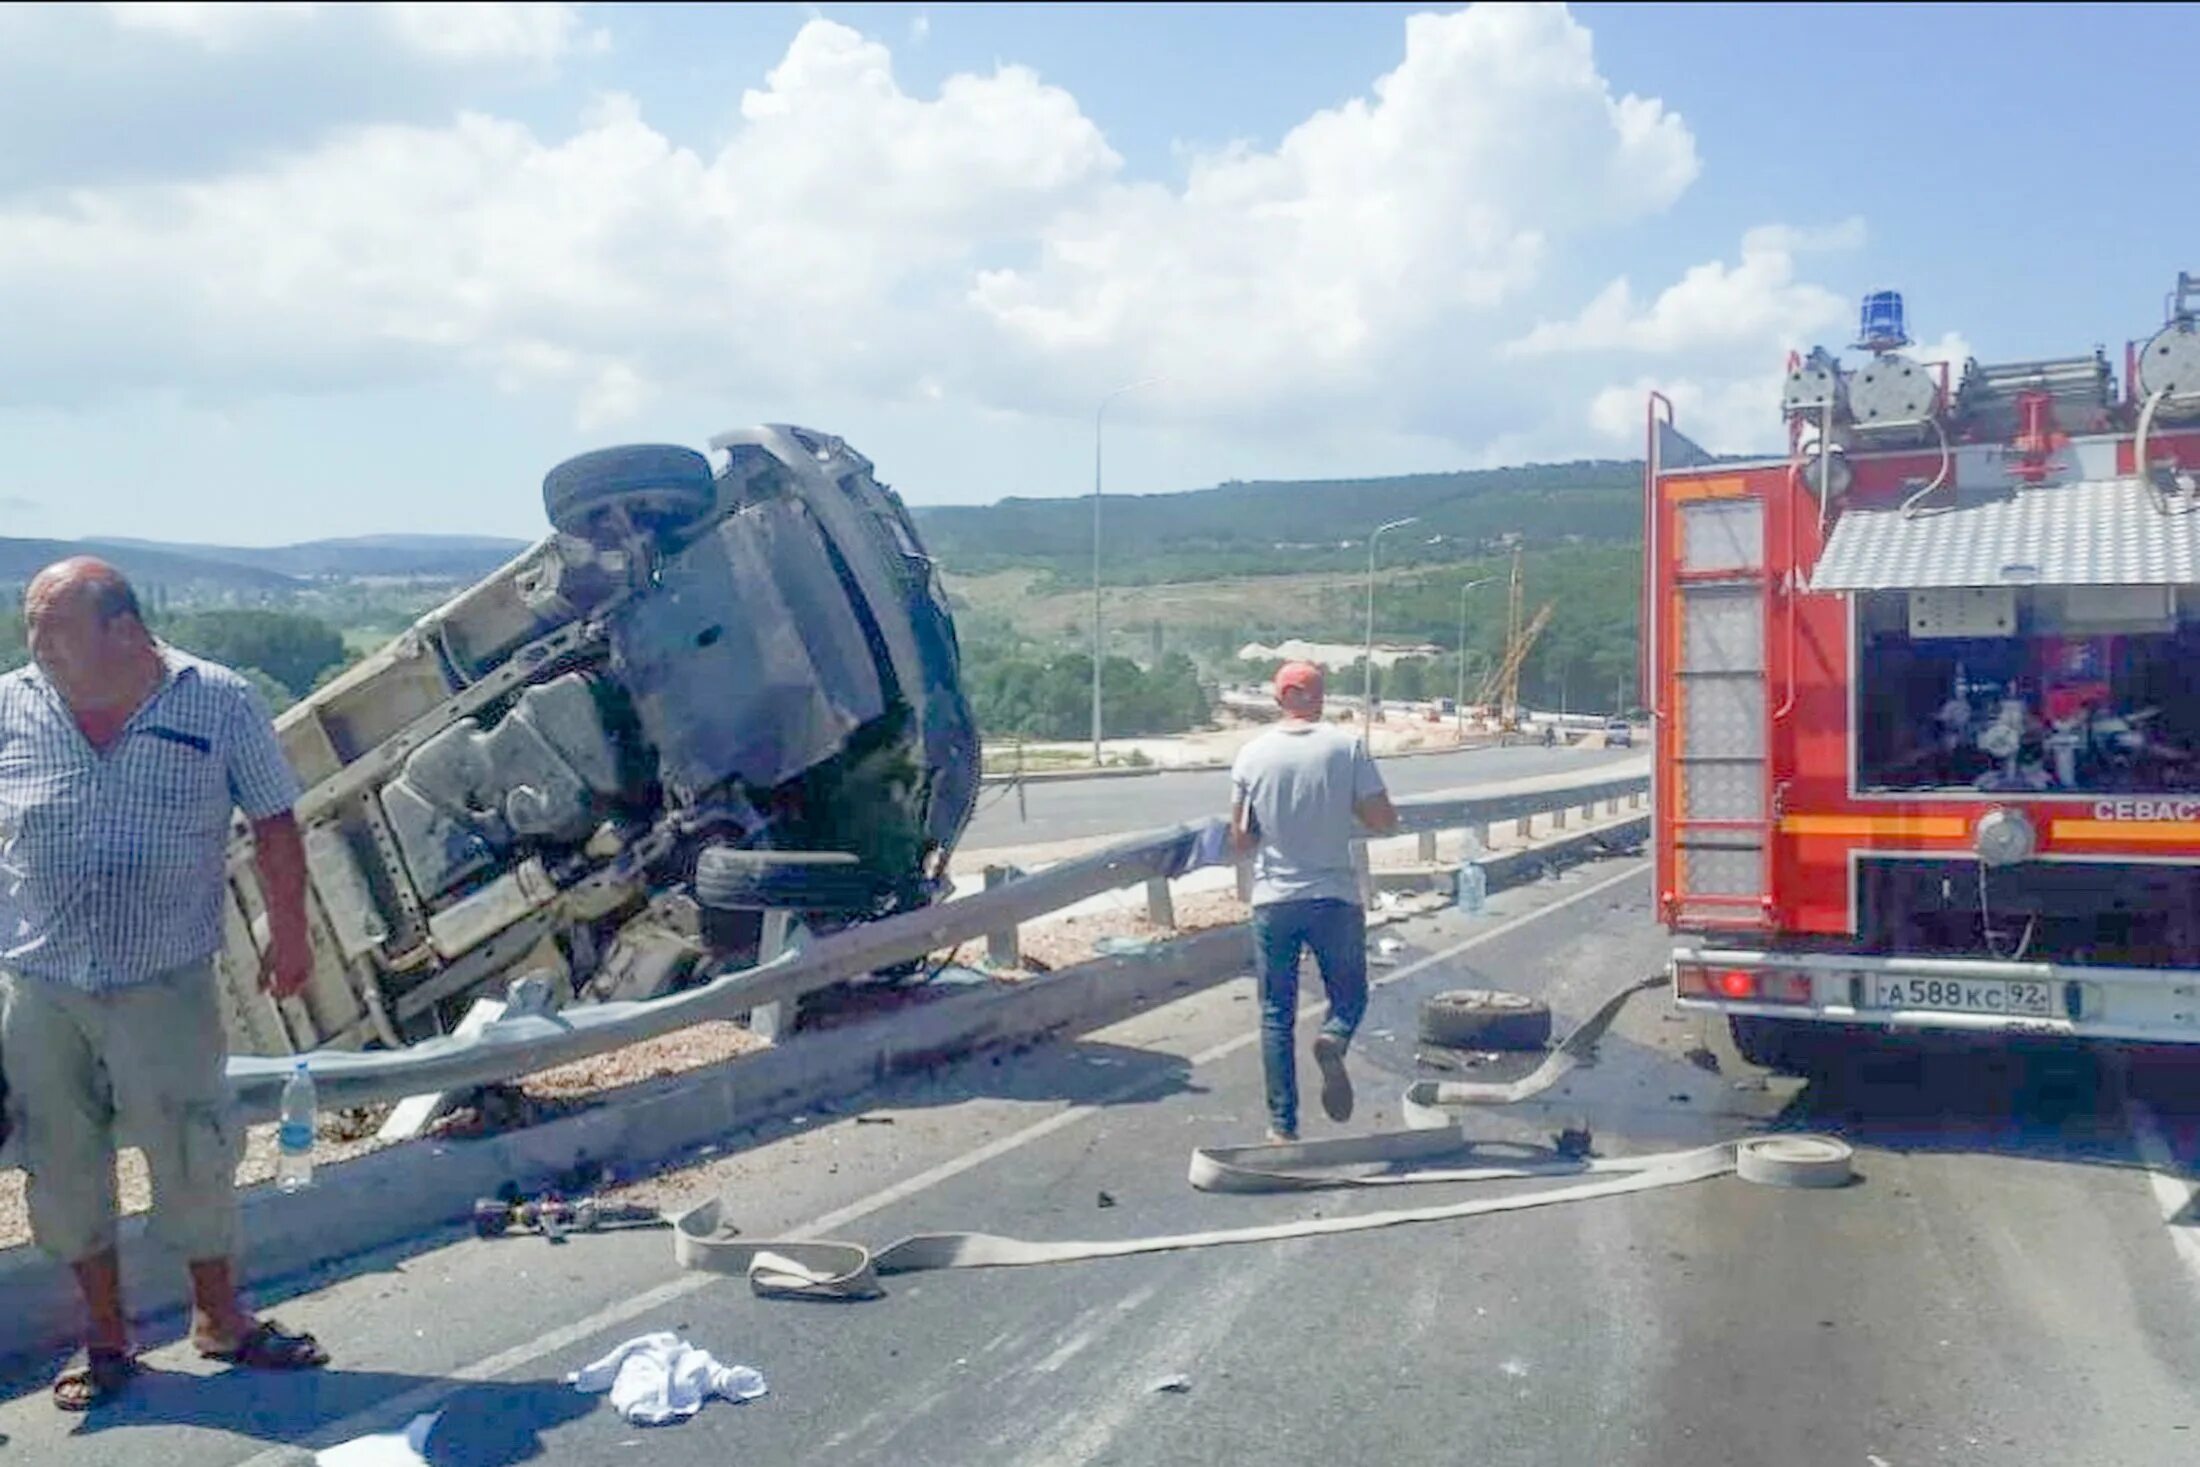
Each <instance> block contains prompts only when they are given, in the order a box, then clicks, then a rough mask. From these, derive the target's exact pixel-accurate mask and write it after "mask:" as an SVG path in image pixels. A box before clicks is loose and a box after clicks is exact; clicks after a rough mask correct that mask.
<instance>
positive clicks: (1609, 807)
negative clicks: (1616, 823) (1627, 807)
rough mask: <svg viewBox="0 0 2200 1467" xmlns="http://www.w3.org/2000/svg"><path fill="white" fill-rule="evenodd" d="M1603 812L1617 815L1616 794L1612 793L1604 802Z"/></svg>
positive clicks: (1617, 803) (1617, 800) (1617, 799)
mask: <svg viewBox="0 0 2200 1467" xmlns="http://www.w3.org/2000/svg"><path fill="white" fill-rule="evenodd" d="M1604 813H1605V814H1607V815H1617V814H1618V813H1619V796H1618V795H1614V796H1612V797H1611V798H1610V799H1608V800H1606V801H1605V802H1604Z"/></svg>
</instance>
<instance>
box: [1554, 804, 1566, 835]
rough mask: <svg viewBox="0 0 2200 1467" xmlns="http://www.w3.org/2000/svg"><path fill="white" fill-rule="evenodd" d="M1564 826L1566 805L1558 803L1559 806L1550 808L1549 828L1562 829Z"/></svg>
mask: <svg viewBox="0 0 2200 1467" xmlns="http://www.w3.org/2000/svg"><path fill="white" fill-rule="evenodd" d="M1565 828H1566V807H1565V806H1564V805H1559V806H1556V807H1555V808H1553V809H1552V811H1551V829H1553V830H1564V829H1565Z"/></svg>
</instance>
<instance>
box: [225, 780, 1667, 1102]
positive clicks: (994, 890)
mask: <svg viewBox="0 0 2200 1467" xmlns="http://www.w3.org/2000/svg"><path fill="white" fill-rule="evenodd" d="M1649 787H1650V781H1649V779H1648V777H1647V776H1637V777H1635V778H1633V779H1616V780H1601V781H1596V782H1593V783H1586V784H1576V785H1568V786H1562V787H1557V788H1552V789H1545V790H1532V791H1524V792H1519V793H1513V794H1500V795H1492V796H1486V797H1476V798H1468V799H1423V800H1401V801H1399V802H1398V813H1399V817H1400V829H1401V832H1403V833H1409V834H1419V835H1420V836H1421V838H1422V842H1423V845H1422V849H1423V853H1424V856H1426V857H1427V858H1430V859H1433V857H1434V854H1435V852H1434V841H1435V836H1436V833H1437V832H1439V831H1443V830H1456V829H1462V828H1464V829H1478V828H1486V827H1487V826H1489V825H1491V824H1494V823H1497V822H1500V821H1505V820H1523V821H1524V820H1527V819H1528V818H1530V817H1533V816H1539V815H1549V816H1553V817H1554V823H1556V824H1558V825H1561V826H1563V824H1564V817H1565V812H1567V811H1571V810H1575V809H1586V808H1589V807H1591V806H1593V805H1594V804H1596V803H1598V802H1603V803H1605V804H1606V805H1607V806H1608V807H1609V808H1611V809H1615V810H1616V808H1617V803H1618V802H1619V801H1620V800H1623V799H1625V800H1628V801H1630V802H1631V803H1634V802H1639V800H1640V799H1641V797H1642V796H1644V795H1645V794H1647V793H1648V790H1649ZM1221 834H1222V822H1220V821H1202V822H1198V823H1194V824H1186V825H1177V826H1172V827H1169V828H1167V829H1165V830H1158V831H1153V832H1149V833H1147V834H1143V835H1135V836H1130V837H1127V838H1125V839H1124V840H1122V841H1119V842H1117V843H1116V844H1114V845H1112V846H1109V847H1107V848H1106V849H1104V850H1101V851H1098V852H1095V853H1093V854H1092V855H1089V856H1083V857H1079V858H1077V859H1075V860H1069V861H1063V862H1061V863H1059V864H1057V865H1054V866H1051V867H1048V868H1047V869H1045V870H1043V871H1039V872H1037V873H1034V874H1032V875H1028V876H1020V877H1018V878H1017V879H1014V880H1008V881H1003V882H1001V883H1000V884H998V885H993V886H990V887H989V888H988V889H987V890H984V891H981V892H978V893H975V894H973V895H971V896H967V897H961V898H958V899H956V900H954V901H949V902H943V903H941V904H940V905H938V906H934V907H927V908H925V909H923V910H922V911H916V912H905V913H902V914H900V915H899V916H894V917H888V918H884V919H882V920H880V921H877V922H872V923H867V924H865V925H863V926H860V927H853V928H849V929H847V930H846V931H842V932H836V933H833V934H831V935H829V936H826V937H823V938H818V939H816V940H814V941H811V942H808V943H806V944H805V945H803V946H801V947H799V948H797V949H796V950H794V951H792V952H789V953H786V954H784V955H782V956H781V957H779V958H776V959H774V960H773V961H771V962H769V963H765V964H763V965H760V966H758V967H753V968H746V969H743V970H741V971H739V972H734V973H728V974H726V975H724V976H722V977H720V978H717V979H715V980H713V981H711V982H709V983H707V984H704V985H702V986H701V987H697V988H692V989H689V990H687V991H685V992H681V993H675V994H671V995H668V996H666V997H664V998H657V999H650V1000H647V1001H642V1002H625V1003H603V1004H577V1005H575V1006H573V1007H571V1008H567V1009H563V1010H560V1011H558V1012H556V1013H522V1014H514V1013H511V1012H509V1011H508V1012H507V1013H506V1015H505V1017H503V1018H501V1019H499V1020H497V1021H496V1022H495V1023H493V1024H490V1025H488V1026H486V1027H484V1028H483V1029H481V1030H480V1031H478V1032H477V1033H475V1034H472V1035H469V1036H466V1037H463V1038H461V1037H458V1036H455V1035H453V1036H447V1037H445V1038H441V1039H432V1040H428V1041H425V1042H423V1043H420V1044H415V1045H411V1046H409V1047H407V1048H405V1049H399V1050H373V1051H366V1052H348V1051H328V1050H324V1051H319V1052H316V1053H314V1054H311V1055H308V1056H305V1057H304V1058H306V1059H307V1060H308V1062H309V1063H310V1065H311V1068H312V1072H313V1076H314V1080H315V1088H316V1090H317V1092H318V1098H319V1100H320V1102H321V1104H322V1105H323V1106H324V1107H325V1108H332V1109H333V1108H342V1107H348V1106H358V1105H366V1104H370V1103H373V1102H377V1101H389V1100H398V1099H402V1098H403V1097H405V1096H408V1095H422V1094H428V1093H431V1092H435V1091H442V1090H455V1089H462V1088H466V1087H470V1086H476V1085H486V1084H492V1083H495V1082H498V1081H504V1080H511V1079H514V1078H516V1077H518V1076H521V1075H527V1074H532V1073H534V1072H536V1071H538V1070H543V1069H547V1068H550V1067H551V1066H554V1065H560V1064H566V1063H569V1062H571V1061H573V1060H578V1059H585V1058H588V1057H589V1056H591V1055H597V1054H603V1053H606V1052H608V1051H610V1050H614V1049H622V1048H625V1047H626V1046H628V1045H630V1044H637V1043H640V1042H641V1041H643V1040H646V1039H654V1038H656V1037H658V1036H659V1035H663V1034H669V1033H672V1032H673V1031H675V1030H678V1029H684V1028H687V1027H688V1026H690V1025H693V1024H699V1023H703V1022H706V1021H708V1020H713V1019H729V1018H733V1017H735V1016H737V1015H740V1014H744V1013H750V1012H753V1011H755V1010H758V1009H762V1008H764V1007H766V1006H768V1005H771V1004H777V1003H786V1002H790V1001H792V1000H794V999H798V998H800V997H801V996H802V995H804V994H806V993H810V992H813V991H815V990H817V989H820V988H827V987H830V986H832V985H833V984H836V983H844V982H847V981H848V980H850V979H853V978H859V977H862V976H864V975H866V974H869V973H873V972H876V971H878V970H879V969H882V968H887V967H892V966H893V965H895V964H897V963H904V962H909V961H911V960H914V959H920V958H923V957H925V956H927V955H929V954H931V953H935V952H938V951H940V950H942V949H944V948H953V947H956V946H959V945H961V944H963V943H965V942H969V941H971V940H973V939H975V938H980V937H987V936H990V935H995V934H1000V933H1003V932H1013V930H1014V929H1015V928H1016V927H1017V926H1019V925H1020V924H1022V923H1024V922H1028V921H1031V920H1033V919H1035V918H1038V917H1043V916H1045V915H1047V914H1048V913H1050V912H1054V911H1057V910H1059V909H1061V908H1063V907H1067V906H1071V905H1073V904H1075V903H1077V902H1080V901H1083V900H1085V899H1086V898H1088V897H1094V896H1098V895H1100V894H1102V893H1104V892H1109V891H1115V890H1118V889H1120V888H1123V887H1126V886H1134V885H1137V884H1138V883H1140V882H1147V883H1149V884H1150V886H1149V890H1151V889H1154V888H1158V889H1159V891H1158V895H1157V896H1156V898H1155V900H1156V904H1157V906H1159V905H1161V904H1163V903H1165V902H1166V901H1167V894H1168V892H1167V883H1168V882H1169V881H1170V880H1171V879H1173V878H1175V877H1179V876H1183V875H1185V874H1186V873H1188V872H1190V871H1192V870H1194V869H1197V868H1199V867H1202V866H1210V865H1226V864H1230V863H1231V860H1232V858H1231V857H1230V855H1229V853H1228V852H1227V850H1226V849H1225V847H1224V842H1223V841H1222V839H1221ZM1485 844H1486V842H1485ZM298 1058H299V1057H298V1056H289V1057H265V1056H257V1055H240V1056H236V1057H234V1058H232V1059H231V1060H230V1061H229V1082H230V1088H231V1091H232V1093H233V1095H234V1097H235V1099H236V1102H237V1105H238V1107H239V1110H240V1111H241V1113H242V1117H243V1118H244V1119H246V1120H265V1119H268V1118H270V1117H272V1116H273V1115H274V1114H275V1113H276V1108H277V1105H278V1102H279V1099H280V1095H281V1091H282V1086H283V1082H284V1080H285V1078H286V1077H287V1076H288V1075H289V1073H290V1071H291V1069H292V1067H293V1066H294V1065H295V1064H296V1063H297V1060H298Z"/></svg>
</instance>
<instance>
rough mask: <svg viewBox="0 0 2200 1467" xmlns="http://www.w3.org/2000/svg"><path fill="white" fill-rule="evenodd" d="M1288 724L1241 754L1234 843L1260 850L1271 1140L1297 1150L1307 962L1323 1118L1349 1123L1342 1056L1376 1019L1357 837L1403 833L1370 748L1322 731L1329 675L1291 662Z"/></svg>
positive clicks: (1285, 689)
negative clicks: (1325, 1008)
mask: <svg viewBox="0 0 2200 1467" xmlns="http://www.w3.org/2000/svg"><path fill="white" fill-rule="evenodd" d="M1276 703H1277V705H1278V706H1280V707H1281V708H1282V709H1283V722H1282V723H1281V724H1279V725H1277V726H1276V727H1275V728H1272V729H1269V730H1268V731H1267V732H1266V733H1263V734H1262V735H1261V736H1260V737H1259V738H1256V739H1254V740H1253V741H1252V742H1251V743H1249V744H1247V745H1246V746H1245V747H1244V748H1243V749H1241V750H1240V751H1239V752H1238V756H1237V762H1236V764H1235V765H1233V766H1232V768H1231V770H1230V782H1231V784H1232V786H1233V787H1234V789H1235V791H1236V803H1235V807H1234V809H1233V810H1232V812H1231V816H1230V840H1231V845H1232V846H1233V847H1234V848H1235V849H1237V850H1238V851H1241V852H1244V851H1253V852H1257V855H1256V857H1255V860H1254V870H1253V938H1254V946H1255V949H1256V950H1257V952H1258V953H1259V955H1260V1007H1261V1022H1260V1027H1261V1063H1262V1068H1263V1069H1264V1070H1265V1071H1266V1074H1267V1080H1268V1136H1269V1139H1270V1140H1272V1141H1293V1140H1296V1139H1297V1138H1298V1130H1299V1086H1298V1068H1297V1062H1296V1060H1295V1058H1294V1056H1293V1053H1292V1031H1293V1029H1294V1028H1295V1027H1296V1024H1295V1021H1296V1019H1297V1015H1298V1005H1299V954H1300V951H1301V950H1302V949H1304V948H1311V949H1312V950H1313V953H1314V961H1315V962H1316V964H1318V965H1319V967H1320V969H1321V976H1322V987H1323V989H1324V990H1325V991H1326V992H1327V993H1328V995H1329V1018H1328V1020H1327V1021H1326V1022H1324V1023H1323V1025H1322V1029H1321V1033H1320V1035H1318V1036H1317V1037H1316V1038H1315V1040H1314V1062H1315V1063H1316V1064H1317V1065H1319V1066H1320V1067H1321V1072H1322V1110H1323V1111H1324V1112H1325V1113H1326V1114H1327V1115H1328V1116H1329V1118H1330V1119H1331V1120H1333V1121H1346V1120H1350V1119H1351V1118H1352V1080H1351V1077H1350V1076H1349V1075H1347V1074H1346V1073H1345V1068H1344V1057H1345V1051H1346V1050H1347V1049H1348V1048H1349V1047H1350V1046H1351V1043H1352V1035H1353V1032H1354V1031H1355V1030H1356V1029H1358V1028H1359V1024H1360V1017H1361V1015H1362V1014H1364V1013H1366V1011H1367V911H1366V908H1365V907H1364V906H1363V905H1362V902H1361V896H1360V882H1359V875H1358V873H1357V872H1356V871H1354V869H1353V866H1352V841H1353V838H1354V837H1355V836H1358V835H1388V834H1389V833H1390V832H1392V831H1393V830H1396V829H1397V828H1398V812H1397V811H1396V810H1394V809H1392V808H1391V804H1390V796H1389V794H1388V792H1386V791H1385V790H1384V788H1383V777H1382V775H1381V774H1380V773H1379V772H1378V771H1377V770H1376V768H1375V761H1374V759H1373V758H1372V757H1370V756H1369V754H1368V751H1367V746H1366V745H1365V744H1364V743H1362V742H1361V741H1360V740H1359V739H1356V738H1354V737H1353V736H1352V735H1350V734H1348V733H1346V732H1345V731H1344V730H1342V729H1340V728H1335V727H1332V726H1331V725H1328V724H1325V723H1323V722H1322V721H1321V718H1322V671H1321V669H1320V668H1318V667H1316V666H1314V665H1313V664H1311V663H1306V662H1292V663H1287V664H1285V666H1284V667H1283V668H1282V670H1281V671H1279V672H1278V673H1277V674H1276Z"/></svg>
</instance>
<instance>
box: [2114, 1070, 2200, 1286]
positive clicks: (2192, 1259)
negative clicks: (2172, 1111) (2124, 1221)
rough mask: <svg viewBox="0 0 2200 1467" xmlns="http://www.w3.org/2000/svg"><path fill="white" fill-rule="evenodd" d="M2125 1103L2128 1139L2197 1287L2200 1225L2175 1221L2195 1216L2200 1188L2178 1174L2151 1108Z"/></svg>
mask: <svg viewBox="0 0 2200 1467" xmlns="http://www.w3.org/2000/svg"><path fill="white" fill-rule="evenodd" d="M2127 1104H2128V1106H2129V1108H2130V1111H2131V1139H2132V1142H2133V1144H2134V1145H2136V1146H2137V1147H2138V1149H2139V1159H2140V1160H2141V1161H2143V1162H2145V1163H2146V1164H2147V1184H2148V1185H2149V1186H2151V1187H2152V1188H2153V1189H2154V1200H2155V1202H2156V1203H2158V1204H2159V1205H2160V1206H2161V1209H2162V1222H2163V1225H2164V1226H2165V1228H2166V1229H2167V1231H2168V1232H2169V1241H2170V1246H2171V1247H2173V1248H2175V1249H2176V1250H2177V1257H2178V1260H2179V1261H2180V1262H2182V1263H2183V1264H2184V1265H2185V1269H2186V1271H2187V1272H2188V1273H2190V1274H2191V1275H2192V1277H2193V1284H2194V1286H2195V1287H2196V1288H2200V1227H2196V1226H2195V1225H2194V1224H2193V1223H2191V1222H2179V1221H2178V1219H2179V1218H2191V1217H2194V1216H2195V1215H2196V1214H2194V1213H2193V1211H2192V1207H2193V1199H2194V1197H2195V1195H2196V1193H2200V1188H2196V1187H2195V1186H2194V1185H2193V1183H2191V1182H2190V1181H2187V1180H2186V1179H2185V1178H2184V1177H2183V1176H2181V1175H2179V1174H2178V1173H2179V1167H2178V1165H2177V1157H2176V1154H2175V1153H2174V1152H2172V1151H2171V1150H2170V1148H2169V1138H2168V1137H2167V1136H2166V1135H2164V1134H2163V1132H2162V1122H2161V1119H2160V1117H2158V1116H2156V1115H2155V1114H2154V1107H2152V1106H2150V1105H2148V1104H2147V1103H2146V1102H2145V1101H2143V1100H2134V1101H2130V1102H2127Z"/></svg>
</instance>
